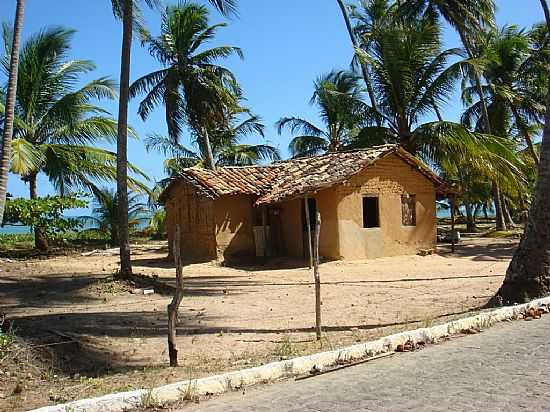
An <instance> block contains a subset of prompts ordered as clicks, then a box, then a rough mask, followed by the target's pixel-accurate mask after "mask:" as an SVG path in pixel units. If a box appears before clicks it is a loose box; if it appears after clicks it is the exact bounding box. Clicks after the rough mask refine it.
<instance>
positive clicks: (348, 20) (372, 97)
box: [337, 0, 380, 125]
mask: <svg viewBox="0 0 550 412" xmlns="http://www.w3.org/2000/svg"><path fill="white" fill-rule="evenodd" d="M337 2H338V6H339V7H340V10H341V12H342V16H343V17H344V22H345V23H346V29H347V31H348V34H349V37H350V40H351V44H352V46H353V49H354V50H355V49H357V48H360V47H361V44H360V42H359V39H358V38H357V35H356V29H355V28H354V27H353V25H352V23H351V18H350V13H349V9H348V5H346V4H345V3H344V1H343V0H337ZM362 4H363V5H364V6H365V8H366V7H368V6H367V1H366V0H364V1H362ZM354 55H355V53H354ZM359 65H360V67H361V73H362V74H363V79H364V80H365V84H366V86H367V92H368V94H369V99H370V104H371V106H372V108H373V110H374V111H375V112H378V105H377V103H376V96H375V95H374V89H373V86H372V80H371V76H370V72H369V66H368V64H367V63H366V62H365V61H363V62H360V63H359ZM378 120H380V119H378ZM379 125H380V124H379Z"/></svg>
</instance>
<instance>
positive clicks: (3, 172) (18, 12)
mask: <svg viewBox="0 0 550 412" xmlns="http://www.w3.org/2000/svg"><path fill="white" fill-rule="evenodd" d="M24 15H25V0H17V7H16V9H15V23H14V30H13V42H12V46H11V58H10V72H9V77H8V92H7V96H6V106H5V115H4V116H5V119H4V134H3V136H2V146H1V148H0V150H1V155H0V223H2V220H3V219H4V208H5V206H6V194H7V191H8V173H9V171H10V163H11V140H12V137H13V121H14V117H15V97H16V92H17V69H18V66H19V44H20V42H21V30H22V28H23V17H24Z"/></svg>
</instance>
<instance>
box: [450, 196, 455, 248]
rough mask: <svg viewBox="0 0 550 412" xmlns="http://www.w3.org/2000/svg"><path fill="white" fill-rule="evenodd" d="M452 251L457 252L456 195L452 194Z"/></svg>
mask: <svg viewBox="0 0 550 412" xmlns="http://www.w3.org/2000/svg"><path fill="white" fill-rule="evenodd" d="M450 201H451V252H452V253H455V195H454V194H451V196H450Z"/></svg>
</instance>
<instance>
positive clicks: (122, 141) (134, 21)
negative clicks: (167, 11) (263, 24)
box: [111, 0, 237, 276]
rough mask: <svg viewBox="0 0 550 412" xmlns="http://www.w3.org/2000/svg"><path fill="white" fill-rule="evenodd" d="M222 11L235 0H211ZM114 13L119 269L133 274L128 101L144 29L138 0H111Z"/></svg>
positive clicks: (155, 2) (150, 1)
mask: <svg viewBox="0 0 550 412" xmlns="http://www.w3.org/2000/svg"><path fill="white" fill-rule="evenodd" d="M144 1H145V3H146V5H147V6H149V7H152V8H154V7H158V6H159V4H160V0H144ZM209 2H210V3H211V4H212V5H213V6H214V7H216V8H217V9H218V10H219V11H220V12H221V13H222V14H224V15H229V14H235V13H236V5H237V1H236V0H209ZM111 4H112V8H113V13H114V15H115V17H117V18H119V19H121V20H122V56H121V59H120V98H119V115H118V134H117V154H118V156H117V194H118V196H119V204H120V205H121V206H120V207H119V213H120V222H121V230H120V238H121V241H120V272H121V274H122V275H124V276H126V275H131V273H132V265H131V262H130V241H129V237H128V230H127V227H128V188H127V185H126V181H127V179H126V177H127V174H128V172H127V151H128V135H127V133H128V101H129V87H130V58H131V49H132V34H133V32H134V31H137V32H140V33H142V34H143V33H144V31H143V30H141V28H142V26H141V21H140V17H141V12H140V8H139V0H111Z"/></svg>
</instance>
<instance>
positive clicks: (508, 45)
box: [463, 26, 548, 164]
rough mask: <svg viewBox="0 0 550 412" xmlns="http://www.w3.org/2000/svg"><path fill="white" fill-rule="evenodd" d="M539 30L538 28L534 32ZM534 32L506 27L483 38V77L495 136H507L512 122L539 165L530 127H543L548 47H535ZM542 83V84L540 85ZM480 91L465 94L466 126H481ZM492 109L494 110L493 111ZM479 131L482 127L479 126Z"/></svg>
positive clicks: (464, 117) (470, 89)
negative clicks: (508, 124)
mask: <svg viewBox="0 0 550 412" xmlns="http://www.w3.org/2000/svg"><path fill="white" fill-rule="evenodd" d="M535 30H536V28H535ZM534 35H536V34H535V33H533V32H528V33H526V32H525V31H524V30H520V29H518V28H517V27H516V26H505V27H503V28H501V29H500V30H492V31H489V32H488V33H486V34H485V36H483V39H482V41H483V43H484V47H483V49H484V55H483V56H482V59H483V61H484V64H483V77H484V79H485V80H486V84H484V85H483V87H482V90H483V93H484V94H485V99H486V101H487V104H488V111H489V112H493V113H490V116H489V117H490V119H489V120H490V123H491V129H492V131H493V134H500V135H502V136H506V135H507V134H508V127H507V125H506V124H505V123H506V122H509V123H510V124H511V125H513V126H514V129H515V130H517V131H518V133H519V135H521V138H522V139H523V141H524V143H525V145H526V147H527V149H528V151H529V153H530V155H531V156H532V158H533V160H534V162H535V163H536V164H538V153H537V151H536V149H535V145H534V144H533V140H532V137H531V127H530V126H531V124H533V123H534V124H538V123H542V121H543V117H544V109H545V108H544V105H543V104H541V103H540V101H542V100H543V99H544V93H545V91H546V84H545V81H544V80H545V79H544V77H546V75H544V77H543V76H542V75H541V74H542V73H546V70H547V68H548V58H547V57H546V50H545V49H546V46H545V45H535V47H533V42H532V41H531V38H532V37H533V36H534ZM541 80H542V81H541ZM473 97H477V98H478V99H479V92H478V89H477V87H468V88H465V89H464V90H463V99H464V100H465V101H466V103H468V104H470V107H469V108H468V109H467V110H466V112H465V113H464V116H463V119H464V120H465V121H466V123H467V124H472V122H476V123H478V125H479V123H480V122H481V121H482V120H481V119H480V114H481V107H480V106H481V102H480V100H478V101H476V102H473V101H472V98H473ZM491 109H492V110H491ZM478 127H479V126H478Z"/></svg>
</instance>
